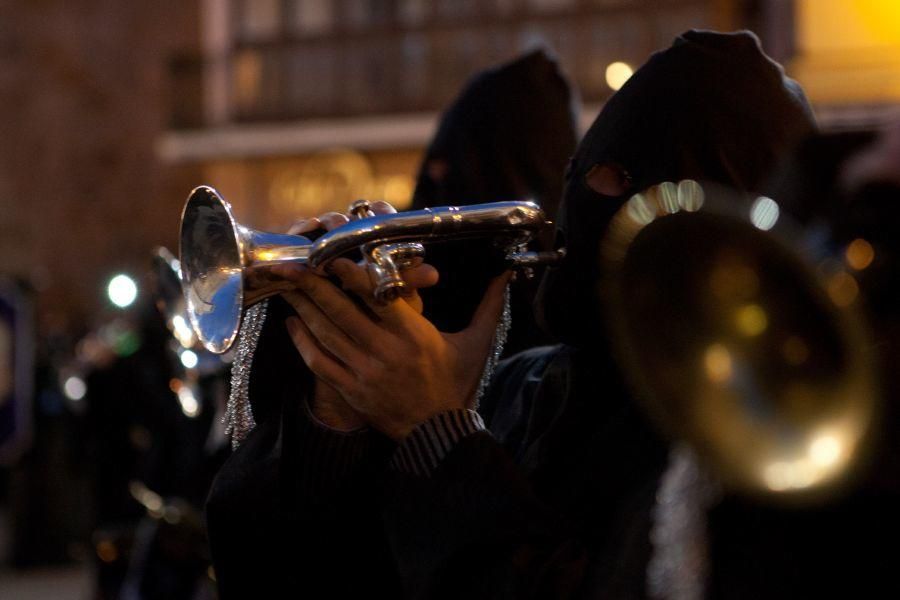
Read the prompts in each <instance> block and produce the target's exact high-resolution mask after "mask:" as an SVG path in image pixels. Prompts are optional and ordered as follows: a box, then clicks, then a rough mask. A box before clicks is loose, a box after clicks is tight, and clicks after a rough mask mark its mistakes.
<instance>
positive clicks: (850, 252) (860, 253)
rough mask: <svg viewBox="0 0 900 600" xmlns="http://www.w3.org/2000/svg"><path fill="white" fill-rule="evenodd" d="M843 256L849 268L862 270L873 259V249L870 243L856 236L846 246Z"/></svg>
mask: <svg viewBox="0 0 900 600" xmlns="http://www.w3.org/2000/svg"><path fill="white" fill-rule="evenodd" d="M844 257H845V259H846V260H847V264H848V265H849V266H850V267H851V268H853V269H856V270H857V271H862V270H863V269H865V268H867V267H868V266H869V265H871V264H872V261H873V260H875V250H874V248H872V244H870V243H869V242H867V241H866V240H864V239H862V238H856V239H855V240H853V241H852V242H850V245H849V246H847V250H846V252H845V253H844Z"/></svg>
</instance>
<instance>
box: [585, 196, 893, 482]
mask: <svg viewBox="0 0 900 600" xmlns="http://www.w3.org/2000/svg"><path fill="white" fill-rule="evenodd" d="M695 186H696V184H694V183H693V182H692V183H691V184H686V183H685V182H681V183H680V184H678V185H677V186H675V185H673V184H671V183H667V184H662V185H660V186H656V187H655V188H651V189H650V190H647V191H646V192H643V193H641V194H639V195H636V196H635V197H634V198H632V199H631V200H630V201H629V202H627V203H626V204H625V206H624V207H623V209H622V210H621V211H619V213H617V215H616V216H615V217H614V219H613V221H612V224H611V226H610V234H609V235H608V236H607V239H606V240H605V241H604V245H603V247H602V255H603V257H604V265H605V276H604V280H603V281H602V282H601V284H602V288H601V289H600V294H601V298H602V299H603V302H604V307H605V310H606V313H607V315H608V317H609V324H610V325H609V328H610V331H611V332H612V333H613V337H614V341H615V346H616V348H617V349H618V352H619V354H620V357H621V358H622V359H623V360H622V362H623V365H624V366H625V367H626V371H627V373H628V375H629V378H630V380H631V381H632V383H633V384H634V387H635V388H636V389H637V391H638V392H639V393H640V394H639V395H640V397H641V398H642V399H643V400H644V401H645V403H646V406H647V408H648V409H649V412H650V413H651V414H652V416H653V417H655V418H656V420H657V421H658V422H659V423H660V424H661V426H662V427H663V428H664V429H666V430H667V431H668V432H669V433H670V434H671V435H673V436H674V437H676V438H679V439H682V440H685V441H687V442H688V443H690V444H691V445H692V446H693V447H694V449H695V450H696V451H697V453H698V454H699V455H700V456H701V458H702V459H703V460H704V462H705V463H706V465H707V466H709V467H711V468H712V469H713V472H714V473H716V475H717V476H718V477H719V478H720V479H721V481H722V482H723V483H724V484H725V485H727V486H729V487H730V488H731V489H734V490H739V491H742V492H750V493H755V494H768V495H775V496H777V497H783V496H787V495H790V496H791V497H794V498H798V497H799V498H812V497H817V492H824V491H830V490H835V489H838V488H839V487H840V484H841V483H842V482H845V481H847V479H848V477H849V476H850V475H851V474H852V473H853V472H854V471H855V470H856V468H857V467H858V465H859V463H860V461H861V458H862V456H863V450H864V449H865V443H866V441H867V440H868V439H869V436H868V435H867V434H868V433H869V432H870V430H871V428H872V423H873V420H874V415H875V414H876V410H877V405H878V397H879V393H878V387H877V385H876V378H875V375H874V373H873V367H872V364H873V363H874V361H873V360H872V357H871V356H870V353H869V349H870V347H871V344H870V342H869V337H868V335H867V333H866V331H865V330H864V328H863V327H862V326H861V324H860V319H859V317H858V316H857V315H856V314H855V312H853V310H852V308H853V307H854V306H855V299H856V297H857V295H858V286H857V285H856V281H855V279H854V278H853V276H852V275H850V274H849V273H847V272H846V271H842V270H837V271H835V270H833V269H832V270H831V271H830V272H829V273H828V274H824V275H823V276H820V275H819V274H818V273H817V272H816V269H815V268H814V266H813V265H814V264H815V263H813V262H811V261H810V260H808V258H807V257H806V256H802V255H801V254H800V253H799V252H798V251H795V250H794V245H793V244H794V243H796V242H797V241H798V237H799V236H797V234H796V232H794V231H793V230H791V229H790V225H789V224H788V223H786V222H785V221H786V220H785V218H784V217H783V215H779V212H778V208H777V204H776V203H775V202H774V201H772V200H770V199H768V198H762V197H760V198H757V199H755V201H753V200H751V199H749V198H747V199H745V198H744V197H743V196H737V195H736V194H735V193H733V192H730V191H727V190H722V189H718V188H715V187H712V186H704V188H703V190H702V197H703V198H704V200H703V202H702V207H701V208H700V209H699V210H695V211H692V212H688V211H686V210H680V207H681V206H683V204H682V203H681V202H678V203H675V202H673V201H672V196H673V190H696V189H697V187H695ZM864 250H865V248H862V249H859V248H857V250H855V252H862V251H864ZM863 258H865V257H863ZM832 262H834V261H832ZM840 262H841V263H842V264H843V261H840ZM848 262H849V261H848ZM862 262H864V261H862V260H861V261H860V264H861V263H862Z"/></svg>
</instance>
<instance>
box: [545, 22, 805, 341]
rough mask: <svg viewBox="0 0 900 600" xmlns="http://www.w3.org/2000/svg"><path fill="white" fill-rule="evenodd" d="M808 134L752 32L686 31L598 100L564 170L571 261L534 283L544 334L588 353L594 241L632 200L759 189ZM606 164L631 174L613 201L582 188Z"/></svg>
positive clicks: (791, 94) (786, 85) (801, 103)
mask: <svg viewBox="0 0 900 600" xmlns="http://www.w3.org/2000/svg"><path fill="white" fill-rule="evenodd" d="M813 129H814V123H813V118H812V113H811V111H810V109H809V106H808V104H807V102H806V99H805V97H804V95H803V92H802V90H801V89H800V86H799V85H798V84H797V83H796V82H794V81H793V80H791V79H788V78H787V77H785V75H784V72H783V71H782V69H781V67H780V66H779V65H778V64H777V63H775V62H773V61H772V60H771V59H770V58H769V57H767V56H766V55H765V54H764V53H763V52H762V50H761V48H760V44H759V40H758V39H757V38H756V36H754V35H753V34H752V33H749V32H737V33H727V34H722V33H714V32H709V31H694V30H692V31H688V32H686V33H684V34H682V35H680V36H679V37H678V38H676V39H675V42H674V43H673V44H672V46H671V47H670V48H668V49H666V50H664V51H661V52H658V53H656V54H654V55H653V56H652V57H651V58H650V60H648V61H647V63H646V64H644V66H642V67H641V68H640V69H638V70H637V71H636V72H635V73H634V75H632V77H631V78H630V79H629V80H628V82H626V84H625V85H624V86H623V87H622V88H621V89H620V90H619V91H618V92H617V93H616V94H615V95H613V97H612V98H610V100H609V102H607V103H606V105H605V106H604V107H603V110H602V111H601V112H600V115H599V116H598V117H597V119H596V120H595V121H594V123H593V125H592V126H591V128H590V130H589V131H588V132H587V134H586V135H585V137H584V139H583V140H582V141H581V143H580V145H579V146H578V149H577V150H576V153H575V157H574V158H573V159H572V162H571V164H570V165H569V171H568V173H567V175H566V189H565V192H564V195H563V202H562V205H561V207H560V214H559V217H558V223H559V225H558V230H557V244H558V245H560V246H562V245H565V246H566V248H567V251H568V254H567V257H566V261H565V263H564V264H563V265H561V266H560V267H558V268H555V269H550V270H548V272H547V274H546V276H545V278H544V281H543V283H542V286H541V292H540V294H539V298H538V307H537V311H538V318H539V319H541V320H543V322H544V326H545V328H546V329H548V330H549V331H550V332H551V333H552V334H553V335H554V336H555V337H557V338H558V339H560V340H562V341H564V342H567V343H570V344H574V345H589V344H590V343H592V341H594V339H595V338H596V336H597V335H598V334H599V333H600V332H601V331H602V329H601V327H600V323H601V317H600V315H599V314H598V308H597V303H596V294H595V290H594V287H595V285H596V282H597V280H598V278H599V265H598V261H597V248H598V243H599V241H600V239H601V237H602V235H603V233H604V232H605V230H606V226H607V225H608V223H609V220H610V218H611V217H612V215H613V214H614V213H615V211H616V210H617V209H618V208H619V207H620V206H621V205H622V203H623V202H624V201H625V200H626V199H627V198H628V197H630V196H631V195H632V194H633V193H635V192H637V191H640V190H642V189H645V188H647V187H649V186H651V185H654V184H657V183H660V182H662V181H677V180H680V179H685V178H690V179H697V180H704V181H712V182H717V183H722V184H726V185H729V186H732V187H735V188H737V189H740V190H746V191H761V188H762V186H763V185H764V183H765V182H766V181H767V179H768V178H769V177H771V176H772V171H773V169H774V168H775V167H776V166H777V165H778V163H779V162H780V161H782V160H783V159H785V158H786V157H787V156H788V155H789V154H790V152H791V151H792V149H793V148H794V146H795V145H796V144H798V143H799V142H800V140H802V139H803V138H804V137H805V136H806V135H808V134H809V133H811V132H812V131H813ZM609 164H611V165H617V166H618V167H620V168H621V169H623V170H624V172H626V173H627V174H628V177H629V180H630V186H629V189H628V191H627V192H626V193H624V194H622V195H620V196H604V195H602V194H600V193H598V192H595V191H594V190H593V189H591V188H590V187H589V186H588V185H587V184H586V182H585V176H586V175H587V174H588V172H589V171H590V170H591V169H592V168H593V167H594V166H595V165H609Z"/></svg>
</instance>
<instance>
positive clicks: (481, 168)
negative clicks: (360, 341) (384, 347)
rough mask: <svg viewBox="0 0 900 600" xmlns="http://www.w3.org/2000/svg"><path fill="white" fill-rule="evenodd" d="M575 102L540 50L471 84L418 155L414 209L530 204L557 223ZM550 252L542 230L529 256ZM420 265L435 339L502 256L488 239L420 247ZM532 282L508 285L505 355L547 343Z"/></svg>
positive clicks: (469, 310)
mask: <svg viewBox="0 0 900 600" xmlns="http://www.w3.org/2000/svg"><path fill="white" fill-rule="evenodd" d="M575 100H576V99H575V98H573V94H572V90H571V88H570V86H569V84H568V83H567V82H566V80H565V79H564V77H563V75H562V74H561V73H560V71H559V67H558V66H557V64H556V62H555V61H554V60H553V59H552V58H550V57H549V56H548V55H547V53H546V52H545V51H543V50H537V51H534V52H532V53H530V54H528V55H526V56H524V57H522V58H520V59H518V60H516V61H513V62H511V63H509V64H507V65H504V66H502V67H500V68H497V69H492V70H491V71H488V72H486V73H483V74H481V75H480V76H478V77H475V78H474V79H473V80H472V81H471V82H470V83H469V84H468V85H467V86H466V89H465V90H463V92H462V94H461V95H460V97H459V98H457V99H456V101H455V102H454V103H453V104H452V105H451V106H450V107H449V108H448V109H447V110H446V111H445V113H444V115H443V117H442V118H441V122H440V125H439V126H438V130H437V133H436V134H435V137H434V139H433V140H432V141H431V145H430V146H429V147H428V149H427V150H426V151H425V157H424V158H423V160H422V166H421V168H420V169H419V175H418V178H417V182H416V188H415V191H414V193H413V199H412V208H413V209H414V210H415V209H422V208H430V207H434V206H463V205H468V204H479V203H483V202H500V201H504V200H523V199H533V200H535V201H536V202H537V203H538V204H540V206H541V207H542V208H543V209H544V212H545V213H546V214H547V217H548V218H549V219H551V220H552V219H555V218H556V213H557V210H558V208H559V202H560V197H561V195H562V179H563V174H564V172H565V167H566V163H567V162H568V159H569V157H570V156H571V155H572V152H573V151H574V150H575V144H576V142H577V141H578V140H577V131H576V128H577V125H578V123H577V114H576V110H575V108H574V107H575ZM551 243H552V239H550V231H548V232H547V235H545V236H544V239H540V240H537V241H536V242H534V243H533V244H532V246H533V248H532V249H538V246H540V245H541V244H543V246H545V247H549V246H550V244H551ZM426 256H427V261H428V263H429V264H431V265H433V266H434V267H435V268H436V269H437V270H438V272H440V274H441V276H440V279H438V282H437V284H436V285H434V286H432V287H428V288H424V289H422V290H420V292H419V293H420V294H421V296H422V300H423V303H424V312H423V314H424V316H425V318H427V319H428V320H429V321H431V322H432V323H434V325H435V327H437V328H438V329H439V330H440V331H445V332H456V331H460V330H462V329H464V328H465V327H466V326H467V325H468V324H469V321H471V319H472V314H473V313H474V312H475V308H476V307H477V306H478V303H479V302H480V301H481V296H482V294H483V293H484V290H485V288H486V287H487V285H488V283H489V282H490V280H491V279H492V278H493V277H496V276H497V275H499V274H500V273H501V272H502V271H503V269H504V263H503V252H502V251H501V250H499V249H498V248H496V246H495V245H494V244H493V243H492V242H491V241H490V240H459V241H448V242H442V243H439V244H433V245H431V246H428V247H427V250H426ZM538 282H539V280H538V279H534V278H528V277H518V278H517V280H516V281H514V282H513V283H512V284H511V295H510V305H511V306H510V309H511V316H512V326H511V328H510V330H509V333H508V337H507V340H506V345H505V348H504V355H510V356H511V355H513V354H515V353H517V352H519V351H521V350H526V349H528V348H533V347H535V346H540V345H543V344H547V343H550V342H551V339H550V338H549V336H547V334H545V333H543V332H542V331H541V330H540V328H539V327H537V324H536V322H535V319H534V312H533V310H532V302H533V300H534V295H535V293H536V291H537V284H538Z"/></svg>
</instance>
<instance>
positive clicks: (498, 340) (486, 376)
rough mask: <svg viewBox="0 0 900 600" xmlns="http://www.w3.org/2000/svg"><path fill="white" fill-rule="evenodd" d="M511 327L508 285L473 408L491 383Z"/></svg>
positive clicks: (479, 401)
mask: <svg viewBox="0 0 900 600" xmlns="http://www.w3.org/2000/svg"><path fill="white" fill-rule="evenodd" d="M510 327H512V310H511V309H510V306H509V285H507V286H506V289H505V290H504V291H503V313H501V315H500V320H499V321H498V322H497V329H495V330H494V342H493V346H492V347H491V353H490V354H488V357H487V361H485V364H484V371H482V373H481V379H480V380H479V381H478V391H477V392H475V406H474V407H473V409H474V410H478V406H479V405H480V404H481V399H482V398H483V397H484V394H485V393H486V392H487V389H488V387H489V386H490V385H491V379H492V378H493V376H494V369H496V368H497V363H499V362H500V355H502V354H503V348H504V347H505V346H506V338H507V336H509V328H510Z"/></svg>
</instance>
